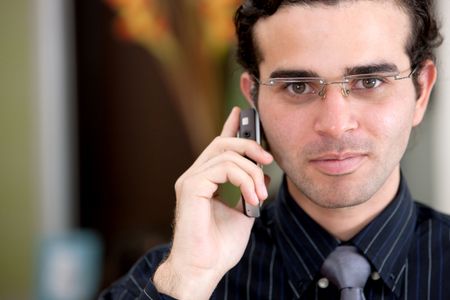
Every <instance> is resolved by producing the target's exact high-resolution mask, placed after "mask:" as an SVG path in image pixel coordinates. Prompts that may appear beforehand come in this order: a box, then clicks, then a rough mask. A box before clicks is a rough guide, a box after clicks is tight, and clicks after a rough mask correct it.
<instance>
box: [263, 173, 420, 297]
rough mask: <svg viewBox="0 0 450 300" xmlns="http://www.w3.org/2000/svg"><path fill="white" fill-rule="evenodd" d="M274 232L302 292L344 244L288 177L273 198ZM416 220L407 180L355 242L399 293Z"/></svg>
mask: <svg viewBox="0 0 450 300" xmlns="http://www.w3.org/2000/svg"><path fill="white" fill-rule="evenodd" d="M272 218H273V219H272V220H273V225H272V226H273V229H272V232H273V235H274V239H275V241H276V243H277V246H278V248H279V249H280V252H281V256H282V260H283V263H284V265H285V268H286V270H287V272H288V276H289V278H290V280H291V281H292V282H291V283H290V284H291V285H293V286H294V288H295V289H296V290H297V292H299V293H300V294H301V293H302V292H303V291H304V290H305V289H306V288H307V287H308V286H309V284H310V283H311V282H312V281H313V280H314V279H317V278H318V277H319V276H320V274H319V271H320V268H321V266H322V264H323V262H324V260H325V258H326V257H327V256H328V255H329V254H330V253H331V252H332V251H333V250H334V249H335V248H336V247H337V246H339V244H340V241H339V240H337V239H336V238H334V237H333V236H332V235H330V234H329V233H328V232H327V231H326V230H325V229H323V228H322V227H321V226H320V225H319V224H317V223H316V222H315V221H314V220H313V219H312V218H311V217H310V216H309V215H307V214H306V213H305V211H303V209H302V208H301V207H300V206H299V205H298V204H297V203H296V202H295V200H294V199H293V198H292V196H291V195H290V193H289V191H288V188H287V183H286V179H285V178H284V179H283V182H282V185H281V187H280V190H279V192H278V196H277V199H276V200H275V202H274V203H273V217H272ZM415 222H416V211H415V206H414V204H413V202H412V199H411V195H410V193H409V190H408V187H407V184H406V182H405V180H404V179H403V177H402V179H401V182H400V185H399V189H398V192H397V195H396V197H395V198H394V200H393V201H392V202H391V203H390V204H389V205H388V206H387V207H386V208H385V209H384V210H383V211H382V212H381V213H380V214H379V215H378V216H377V217H376V218H375V219H374V220H373V221H372V222H371V223H369V224H368V225H367V226H366V227H365V228H364V229H363V230H361V231H360V232H359V233H358V234H357V235H356V236H355V237H354V238H353V239H352V240H351V241H350V243H351V244H353V245H355V246H356V247H357V248H359V250H360V251H361V252H363V253H364V254H365V255H366V257H367V259H368V260H369V261H370V262H371V264H372V265H373V267H374V269H375V270H376V271H377V272H378V273H379V274H380V276H381V278H382V279H383V281H384V282H385V283H386V285H387V286H388V287H389V288H390V289H391V290H392V291H393V292H395V293H396V294H397V295H399V293H400V290H401V286H402V283H403V280H401V278H403V276H404V271H405V264H406V258H407V254H408V249H409V244H410V243H411V240H412V236H413V232H414V224H415Z"/></svg>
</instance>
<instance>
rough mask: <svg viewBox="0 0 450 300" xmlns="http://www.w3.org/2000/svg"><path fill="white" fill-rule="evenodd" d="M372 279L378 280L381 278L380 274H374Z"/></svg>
mask: <svg viewBox="0 0 450 300" xmlns="http://www.w3.org/2000/svg"><path fill="white" fill-rule="evenodd" d="M370 277H371V278H372V280H378V279H380V278H381V276H380V273H378V272H372V274H371V275H370Z"/></svg>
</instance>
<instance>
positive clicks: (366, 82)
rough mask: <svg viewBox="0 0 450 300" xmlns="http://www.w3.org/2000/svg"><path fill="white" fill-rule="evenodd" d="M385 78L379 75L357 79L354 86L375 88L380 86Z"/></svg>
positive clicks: (356, 87)
mask: <svg viewBox="0 0 450 300" xmlns="http://www.w3.org/2000/svg"><path fill="white" fill-rule="evenodd" d="M383 82H384V80H383V79H382V78H379V77H368V78H361V79H357V80H355V83H354V84H353V88H355V89H374V88H377V87H379V86H380V85H381V84H382V83H383Z"/></svg>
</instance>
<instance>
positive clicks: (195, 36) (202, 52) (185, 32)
mask: <svg viewBox="0 0 450 300" xmlns="http://www.w3.org/2000/svg"><path fill="white" fill-rule="evenodd" d="M105 1H106V3H107V4H108V5H109V6H110V7H111V8H113V9H114V11H115V12H116V18H115V21H114V24H113V28H114V31H115V33H116V35H117V36H118V37H119V38H121V39H124V40H127V41H131V42H135V43H138V44H139V45H141V46H143V47H145V48H146V49H147V50H148V51H149V52H150V53H151V54H152V55H153V56H155V57H156V58H157V59H158V60H159V61H160V62H161V66H162V69H163V72H164V73H165V76H166V80H168V82H169V83H170V84H171V86H172V87H174V98H175V101H176V103H175V105H176V107H177V108H178V110H179V112H180V114H181V116H182V119H183V121H184V122H185V124H186V128H187V130H188V133H189V136H190V139H191V142H192V146H193V149H194V151H196V152H200V150H201V149H203V147H204V146H206V145H207V144H208V143H209V141H210V140H211V139H212V138H213V137H214V136H215V135H216V134H217V132H218V127H219V125H220V121H221V118H222V115H223V113H222V111H223V108H224V101H225V99H224V95H223V91H224V84H225V80H224V74H222V73H223V71H222V69H223V68H222V66H223V63H224V59H226V58H227V55H228V53H229V50H230V48H231V47H232V46H233V45H234V25H233V15H234V12H235V10H236V8H237V6H238V5H239V3H240V1H239V0H105Z"/></svg>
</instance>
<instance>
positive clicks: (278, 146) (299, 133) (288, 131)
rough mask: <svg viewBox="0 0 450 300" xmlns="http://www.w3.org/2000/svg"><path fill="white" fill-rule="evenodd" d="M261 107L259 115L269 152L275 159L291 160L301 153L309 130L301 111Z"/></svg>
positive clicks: (269, 106)
mask: <svg viewBox="0 0 450 300" xmlns="http://www.w3.org/2000/svg"><path fill="white" fill-rule="evenodd" d="M261 104H262V105H260V107H259V113H260V118H261V123H262V126H263V127H264V132H265V135H266V138H267V141H268V143H269V145H270V150H271V151H272V154H273V155H274V156H275V159H276V160H277V161H278V163H280V160H281V159H284V160H290V159H293V158H294V157H295V156H296V155H297V154H296V153H298V152H300V151H301V148H302V146H303V145H304V144H305V142H306V140H307V134H308V132H311V128H310V127H308V126H306V124H307V122H308V120H305V116H304V115H303V114H302V111H301V110H297V111H292V109H291V110H286V109H285V108H283V107H281V106H279V105H264V102H261Z"/></svg>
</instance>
